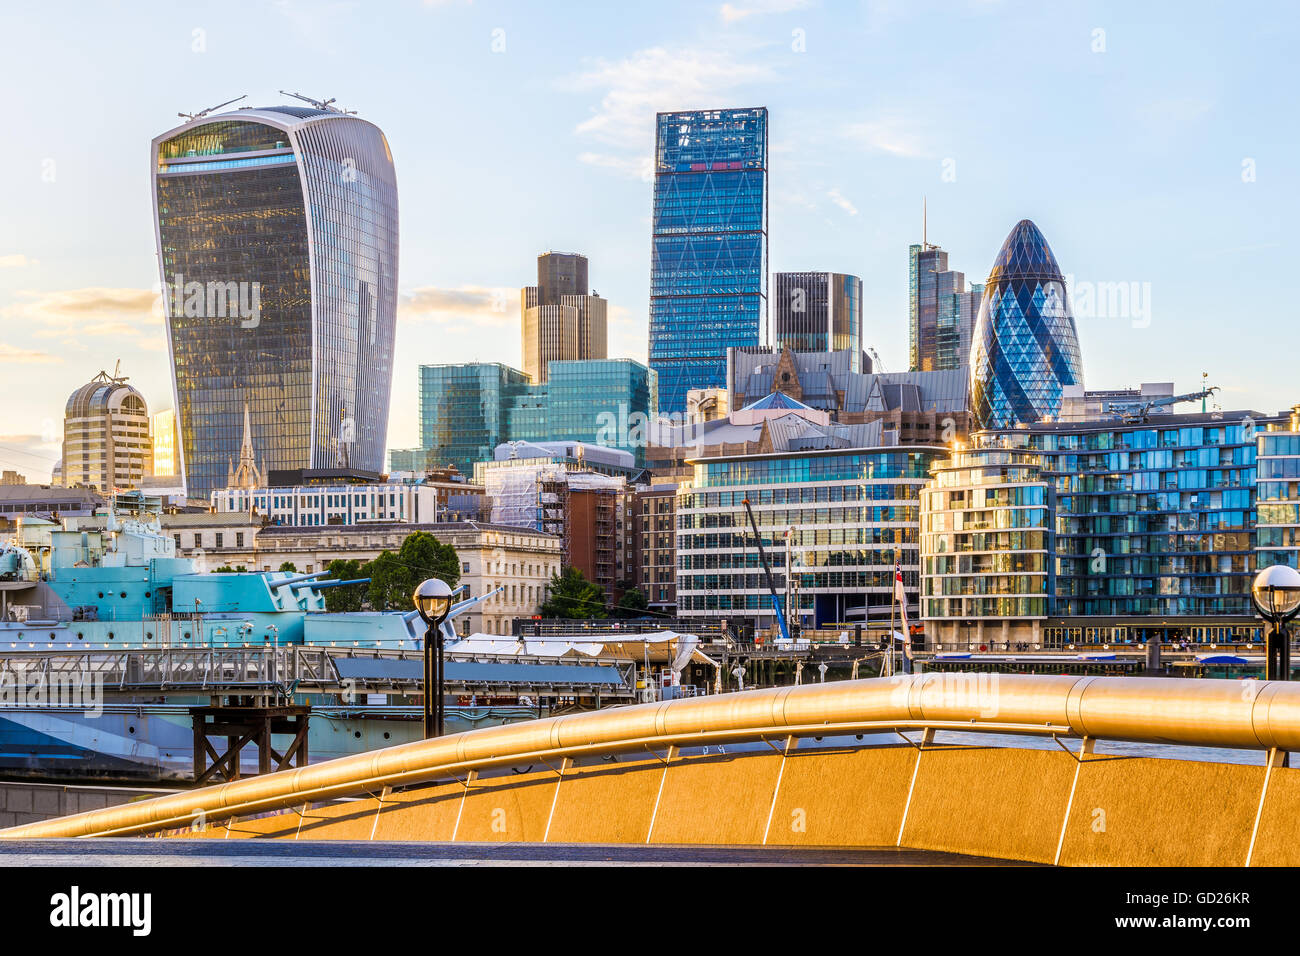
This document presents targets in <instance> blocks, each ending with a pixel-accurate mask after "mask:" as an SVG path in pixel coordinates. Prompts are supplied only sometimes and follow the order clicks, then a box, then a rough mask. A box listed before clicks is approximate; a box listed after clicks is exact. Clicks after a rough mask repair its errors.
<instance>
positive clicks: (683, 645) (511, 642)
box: [447, 631, 718, 672]
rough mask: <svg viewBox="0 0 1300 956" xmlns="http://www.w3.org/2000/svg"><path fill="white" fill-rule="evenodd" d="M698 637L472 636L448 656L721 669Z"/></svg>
mask: <svg viewBox="0 0 1300 956" xmlns="http://www.w3.org/2000/svg"><path fill="white" fill-rule="evenodd" d="M699 643H700V638H699V635H697V634H679V633H677V632H676V631H655V632H653V633H649V634H627V635H621V634H620V635H618V636H617V637H615V636H613V635H611V636H610V637H609V638H608V639H606V640H597V641H593V640H590V639H581V638H578V637H573V638H568V637H564V636H563V635H561V636H558V637H552V638H531V639H527V638H503V637H499V636H495V635H492V634H471V635H470V636H469V637H466V638H463V639H461V640H459V641H456V642H455V643H452V644H448V645H447V653H449V654H456V655H461V656H472V655H484V654H492V655H498V656H528V657H551V658H559V657H576V656H582V657H600V658H606V659H609V658H614V659H616V660H628V661H647V660H648V661H649V662H650V663H655V664H668V665H669V666H670V667H671V668H672V669H673V670H674V671H677V672H680V671H681V670H682V668H684V667H685V666H686V665H687V664H688V663H691V662H692V661H694V662H695V663H699V664H709V665H711V666H713V667H716V666H718V665H717V661H714V660H713V659H712V658H710V657H709V656H708V655H707V654H705V653H703V652H702V651H700V650H699Z"/></svg>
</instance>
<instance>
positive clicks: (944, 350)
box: [907, 242, 984, 372]
mask: <svg viewBox="0 0 1300 956" xmlns="http://www.w3.org/2000/svg"><path fill="white" fill-rule="evenodd" d="M907 252H908V265H909V268H908V289H909V294H908V310H909V322H908V341H907V345H908V364H909V366H910V367H911V370H912V371H913V372H939V371H942V370H944V369H952V368H962V367H964V366H966V365H967V364H969V362H970V345H971V332H972V330H973V329H974V326H975V318H976V316H978V314H979V308H980V300H981V298H982V297H983V294H984V287H983V286H982V285H972V286H971V287H970V289H967V288H966V276H965V275H964V274H963V273H961V272H954V271H952V270H950V269H949V268H948V253H946V252H945V251H944V250H942V249H940V248H939V247H938V246H936V245H932V244H931V243H928V242H922V243H921V244H920V245H912V246H909V247H908V250H907Z"/></svg>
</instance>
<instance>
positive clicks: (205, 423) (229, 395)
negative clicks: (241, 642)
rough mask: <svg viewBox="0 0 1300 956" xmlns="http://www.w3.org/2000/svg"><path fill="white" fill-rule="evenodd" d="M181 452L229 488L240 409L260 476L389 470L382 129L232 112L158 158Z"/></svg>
mask: <svg viewBox="0 0 1300 956" xmlns="http://www.w3.org/2000/svg"><path fill="white" fill-rule="evenodd" d="M151 162H152V175H153V196H154V213H155V222H156V224H157V240H158V258H159V267H160V269H161V273H162V287H163V295H164V301H165V302H166V307H167V340H168V346H169V348H170V350H171V358H172V381H173V387H174V389H175V399H176V409H177V414H178V422H177V426H178V430H179V432H180V442H181V453H180V461H179V463H178V464H179V466H180V468H181V472H180V473H181V474H182V475H183V477H184V479H185V483H186V487H187V489H188V491H189V493H190V495H191V496H194V497H207V496H208V495H209V493H210V492H211V491H212V489H213V488H217V487H223V486H224V484H225V481H226V476H227V474H228V471H229V468H230V466H231V464H232V462H234V461H236V460H238V458H239V451H240V442H241V439H242V438H243V425H244V413H245V408H247V409H248V414H249V420H250V422H251V431H252V439H253V449H254V453H255V455H256V457H257V459H258V460H259V461H261V462H263V463H264V465H265V467H266V468H267V469H268V470H272V471H274V470H279V469H302V468H325V467H349V468H353V469H360V470H367V471H376V472H377V471H382V470H383V467H384V446H385V440H386V437H387V431H388V405H389V391H390V388H391V385H392V373H393V332H394V327H395V325H396V320H397V248H398V246H397V180H396V176H395V174H394V170H393V157H392V154H391V152H390V151H389V148H388V142H387V140H385V138H384V134H383V133H382V132H380V130H379V128H378V127H376V126H374V125H373V124H371V123H368V122H366V121H365V120H362V119H358V118H357V117H355V116H349V115H345V114H343V113H340V112H336V111H334V110H324V109H309V108H302V107H296V106H272V107H266V108H259V109H239V110H235V111H233V112H228V113H222V114H218V115H214V116H209V117H200V118H196V119H194V120H191V121H190V122H188V123H185V124H184V125H183V126H179V127H177V128H176V129H173V130H170V131H169V132H166V133H163V134H162V135H161V136H159V137H157V138H156V139H155V140H154V141H153V150H152V155H151Z"/></svg>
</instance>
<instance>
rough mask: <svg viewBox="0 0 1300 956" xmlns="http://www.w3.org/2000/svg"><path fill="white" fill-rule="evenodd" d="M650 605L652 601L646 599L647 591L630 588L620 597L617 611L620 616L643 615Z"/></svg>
mask: <svg viewBox="0 0 1300 956" xmlns="http://www.w3.org/2000/svg"><path fill="white" fill-rule="evenodd" d="M648 607H650V602H649V601H648V600H646V596H645V592H643V591H642V590H641V589H640V588H629V589H628V590H626V591H624V592H623V596H622V597H621V598H619V599H618V609H617V612H618V616H619V617H642V616H643V615H644V613H645V611H646V609H647V608H648Z"/></svg>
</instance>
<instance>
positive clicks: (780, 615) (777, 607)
mask: <svg viewBox="0 0 1300 956" xmlns="http://www.w3.org/2000/svg"><path fill="white" fill-rule="evenodd" d="M741 504H743V505H744V506H745V512H746V513H747V514H748V515H749V526H750V527H751V528H753V529H754V544H756V545H758V560H759V561H761V562H762V563H763V574H764V576H765V577H766V578H767V589H768V591H769V592H771V594H772V610H773V611H775V612H776V620H777V623H778V624H780V625H781V637H782V638H783V639H785V640H787V641H788V640H790V627H789V625H788V624H787V623H786V620H785V611H784V610H783V609H782V607H781V599H780V597H778V596H777V593H776V582H775V581H773V580H772V569H771V568H770V567H769V566H768V564H767V553H766V552H765V551H764V550H763V536H762V535H760V534H759V533H758V522H757V521H755V520H754V509H753V508H752V507H750V504H749V499H748V498H746V499H745V500H744V501H742V502H741ZM785 573H786V574H789V573H790V569H789V568H786V569H785Z"/></svg>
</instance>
